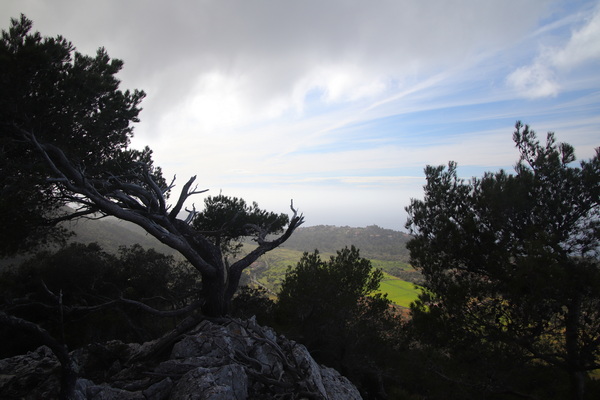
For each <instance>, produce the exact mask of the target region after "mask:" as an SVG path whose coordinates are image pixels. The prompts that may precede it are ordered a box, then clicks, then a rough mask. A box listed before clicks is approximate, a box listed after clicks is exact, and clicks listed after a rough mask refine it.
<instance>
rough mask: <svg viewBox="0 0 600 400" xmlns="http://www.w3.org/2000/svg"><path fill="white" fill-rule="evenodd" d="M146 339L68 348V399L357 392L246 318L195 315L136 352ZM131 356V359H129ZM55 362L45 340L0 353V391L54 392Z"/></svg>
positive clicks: (347, 395) (197, 399) (335, 399)
mask: <svg viewBox="0 0 600 400" xmlns="http://www.w3.org/2000/svg"><path fill="white" fill-rule="evenodd" d="M149 348H151V343H150V344H148V343H147V344H143V345H139V344H125V343H122V342H118V341H111V342H107V343H103V344H90V345H88V346H85V347H83V348H81V349H78V350H76V351H73V352H71V357H72V359H73V360H74V361H75V363H76V364H77V366H78V367H79V378H78V379H77V382H76V385H75V393H74V394H73V396H72V397H73V398H74V399H76V400H83V399H93V400H113V399H114V400H116V399H131V400H134V399H136V400H137V399H140V400H169V399H173V400H175V399H177V400H179V399H190V400H191V399H194V400H244V399H265V400H268V399H276V398H282V397H285V398H289V399H302V398H312V399H323V400H358V399H361V396H360V394H359V392H358V390H357V389H356V387H355V386H354V385H352V383H350V381H349V380H348V379H347V378H345V377H343V376H341V375H340V374H339V373H338V372H337V371H336V370H334V369H331V368H327V367H324V366H320V365H319V364H318V363H317V362H316V361H315V360H314V359H313V358H312V357H311V355H310V354H309V352H308V351H307V349H306V348H305V347H304V346H303V345H300V344H298V343H295V342H293V341H290V340H288V339H286V338H285V337H283V336H278V335H277V334H276V333H275V331H273V330H272V329H271V328H267V327H261V326H259V325H258V324H257V323H256V321H255V320H254V319H253V318H251V319H249V320H246V321H240V320H235V319H227V320H223V321H221V322H219V323H214V322H209V321H207V320H205V321H203V322H201V323H200V324H199V325H198V326H196V328H194V329H193V330H191V331H190V332H188V333H187V334H185V335H182V336H181V337H179V338H178V340H176V341H175V343H174V344H173V345H172V349H171V351H170V355H169V354H168V353H166V355H165V356H161V357H162V358H161V357H158V358H157V357H155V358H154V359H142V360H139V359H137V358H136V357H133V356H134V355H136V354H139V353H140V352H144V354H146V350H147V349H149ZM132 360H135V361H132ZM59 390H60V364H59V363H58V361H57V359H56V357H54V355H53V354H52V352H51V351H50V349H48V348H47V347H40V348H39V349H37V350H36V351H34V352H30V353H28V354H26V355H21V356H17V357H12V358H9V359H5V360H0V398H2V399H7V400H8V399H38V398H57V396H58V393H59Z"/></svg>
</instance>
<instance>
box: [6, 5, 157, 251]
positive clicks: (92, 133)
mask: <svg viewBox="0 0 600 400" xmlns="http://www.w3.org/2000/svg"><path fill="white" fill-rule="evenodd" d="M31 29H32V22H31V21H30V20H28V19H27V18H26V17H25V16H23V15H22V16H21V17H20V18H19V19H12V20H11V26H10V28H9V29H8V31H4V30H3V31H2V38H1V40H0V92H1V93H2V96H0V127H1V132H2V133H1V135H0V209H1V210H5V211H6V212H2V213H0V254H14V253H15V252H18V251H26V250H28V249H29V248H30V247H36V246H39V245H40V244H43V243H44V242H45V241H48V240H50V241H52V240H53V239H61V238H62V239H64V237H65V236H64V233H65V232H64V231H61V230H57V229H55V228H54V227H53V226H54V224H53V223H52V221H53V219H54V218H55V217H57V216H59V215H62V213H61V207H62V205H64V204H65V202H67V201H68V198H65V196H64V193H63V192H61V190H60V188H59V187H58V186H57V185H56V182H52V181H49V180H48V177H49V173H50V171H49V170H48V167H47V165H46V163H45V161H44V160H43V157H40V155H39V154H38V153H37V150H36V149H34V148H32V147H31V146H30V145H29V143H27V141H24V140H23V137H22V132H23V131H28V132H34V133H35V135H36V137H37V139H38V140H40V141H43V142H47V143H51V144H53V145H56V146H60V147H61V148H62V149H63V150H64V152H65V153H66V154H67V155H68V157H69V158H71V159H72V160H73V163H75V164H76V165H79V166H81V167H82V168H84V169H85V170H86V172H87V174H88V176H90V177H97V176H100V175H102V176H106V175H107V174H109V175H117V176H122V175H127V173H128V172H127V171H130V170H131V169H132V168H135V167H136V166H137V165H138V163H140V162H142V163H145V164H146V165H148V166H150V167H151V165H152V161H151V154H152V152H151V151H150V150H149V149H148V148H146V149H144V150H143V151H136V150H128V149H127V146H128V144H129V140H130V138H131V136H132V135H133V127H132V123H135V122H138V114H139V112H140V111H141V109H140V108H139V104H140V102H141V101H142V99H143V98H144V96H145V94H144V92H141V91H137V90H136V91H133V92H129V91H125V92H123V91H121V90H119V80H118V79H117V78H116V74H117V73H118V72H119V71H120V69H121V68H122V66H123V62H122V61H120V60H115V59H111V58H110V57H109V56H108V54H107V53H106V51H105V50H104V49H99V50H98V52H97V54H96V56H95V57H90V56H85V55H82V54H80V53H78V52H76V51H75V48H74V47H73V45H72V44H71V43H70V42H68V41H67V40H66V39H65V38H63V37H61V36H58V37H56V38H50V37H42V36H41V35H40V34H39V33H38V32H35V33H31ZM153 172H154V174H155V176H156V177H157V179H159V178H160V170H155V171H154V169H153Z"/></svg>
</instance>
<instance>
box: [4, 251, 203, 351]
mask: <svg viewBox="0 0 600 400" xmlns="http://www.w3.org/2000/svg"><path fill="white" fill-rule="evenodd" d="M196 286H197V285H196V273H195V271H194V270H193V269H192V268H191V267H190V266H189V265H188V264H186V263H182V262H176V261H175V260H174V258H173V257H171V256H165V255H163V254H160V253H157V252H155V251H153V250H144V249H142V248H141V247H140V246H137V245H136V246H131V247H127V248H125V247H123V248H121V250H120V253H119V254H118V255H111V254H108V253H106V252H104V251H103V250H102V249H101V248H100V247H99V246H98V245H97V244H89V245H83V244H71V245H70V246H68V247H65V248H63V249H61V250H59V251H57V252H55V253H51V252H49V251H43V252H40V253H38V254H37V255H36V256H35V257H33V258H32V259H30V260H28V261H26V262H24V263H23V264H21V265H20V266H18V267H15V268H13V269H9V270H7V271H4V272H3V273H2V274H1V275H0V290H1V292H2V298H1V300H2V303H1V305H0V308H1V309H2V310H3V311H5V312H8V313H10V314H13V315H15V316H18V317H20V318H23V319H25V320H28V321H31V322H34V323H37V324H39V325H40V326H42V327H43V328H45V329H46V330H47V331H49V332H50V333H51V334H52V335H53V336H54V337H56V338H59V339H61V341H64V342H65V343H66V344H68V346H69V347H70V348H75V347H78V346H81V345H84V344H87V343H91V342H97V341H105V340H110V339H121V340H124V341H134V342H141V341H145V340H150V339H153V338H155V337H156V336H157V335H160V334H161V333H163V332H165V330H166V329H170V328H172V327H173V324H174V323H175V322H176V321H177V319H173V318H166V319H165V318H162V319H161V318H158V317H156V316H154V315H151V314H148V313H146V312H145V311H143V310H141V309H140V308H138V307H136V306H135V305H133V304H131V303H126V302H121V301H120V300H121V299H127V300H135V301H139V302H143V304H145V305H148V306H151V307H153V308H155V309H159V310H174V309H180V308H183V307H184V306H186V305H188V304H190V303H191V302H192V301H194V300H195V299H196V298H197V294H196V293H195V291H194V290H195V287H196ZM29 339H30V338H27V337H21V336H20V335H14V332H10V331H4V332H2V338H1V339H0V342H2V343H3V345H6V347H3V351H2V354H0V357H2V356H7V355H8V354H7V353H10V354H18V353H21V352H23V350H26V349H27V350H29V349H30V348H29V347H30V346H32V345H35V343H33V344H32V343H30V341H29Z"/></svg>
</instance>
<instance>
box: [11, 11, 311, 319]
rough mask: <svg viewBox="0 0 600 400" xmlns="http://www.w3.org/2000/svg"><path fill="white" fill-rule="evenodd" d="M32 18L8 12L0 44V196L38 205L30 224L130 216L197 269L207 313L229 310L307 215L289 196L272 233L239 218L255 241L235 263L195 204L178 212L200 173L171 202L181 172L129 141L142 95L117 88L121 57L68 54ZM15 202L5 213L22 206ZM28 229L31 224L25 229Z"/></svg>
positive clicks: (60, 41) (194, 189)
mask: <svg viewBox="0 0 600 400" xmlns="http://www.w3.org/2000/svg"><path fill="white" fill-rule="evenodd" d="M31 26H32V23H31V21H29V20H27V18H25V17H24V16H21V19H20V20H12V26H11V28H10V30H9V32H4V31H3V33H2V41H1V43H0V44H1V46H0V56H1V57H0V82H1V83H2V88H3V96H2V103H0V105H2V107H0V116H2V119H1V121H0V124H1V125H2V128H3V133H2V137H1V139H2V141H1V142H0V154H1V155H2V156H3V157H2V161H0V172H1V177H2V180H0V190H2V200H1V201H2V204H3V205H6V206H9V205H10V204H4V203H6V199H7V198H8V197H6V196H8V195H11V196H12V197H10V199H13V200H11V201H12V202H11V204H12V205H14V206H15V207H17V205H18V204H19V201H18V199H19V198H21V199H22V201H23V202H25V203H27V204H28V205H30V206H32V207H36V213H34V214H35V217H36V218H34V220H33V223H32V224H31V225H32V226H33V227H35V226H39V225H44V224H45V225H50V224H52V223H56V222H58V221H61V220H66V219H73V218H78V217H85V216H107V215H110V216H114V217H117V218H119V219H122V220H125V221H129V222H132V223H134V224H136V225H138V226H140V227H142V228H144V229H145V230H146V231H147V232H148V233H149V234H151V235H152V236H154V237H156V238H157V239H158V240H160V241H161V242H162V243H164V244H166V245H167V246H170V247H171V248H173V249H175V250H177V251H179V252H180V253H181V254H182V255H183V256H184V257H185V258H186V259H187V260H188V261H189V262H190V263H191V264H192V266H193V267H194V268H196V269H197V270H198V271H199V273H200V274H201V277H202V289H201V293H200V296H201V298H202V299H203V300H204V304H203V311H204V313H205V314H206V315H209V316H220V315H223V314H226V313H227V310H228V305H229V302H230V300H231V298H232V296H233V294H234V293H235V290H236V289H237V286H238V284H239V280H240V276H241V274H242V271H243V270H244V269H245V268H247V267H248V266H249V265H251V264H252V263H253V262H254V261H255V260H256V259H257V258H258V257H260V256H261V255H262V254H264V253H266V252H267V251H270V250H272V249H274V248H276V247H277V246H279V245H280V244H282V243H283V242H284V241H285V240H287V238H289V237H290V235H291V234H292V232H294V230H295V229H296V228H297V227H298V226H299V225H301V224H302V222H303V217H302V215H298V214H297V212H296V210H295V209H294V208H293V205H292V211H293V216H292V218H291V219H289V223H288V224H287V228H286V229H285V231H284V232H283V233H282V234H281V236H279V237H277V238H275V239H267V235H268V234H270V233H273V231H277V230H279V229H281V226H280V225H278V226H275V225H272V224H268V223H267V224H265V223H256V222H255V221H252V220H249V221H247V223H245V224H244V226H242V227H239V226H238V227H237V228H236V229H239V230H238V233H239V232H241V233H243V234H244V235H247V236H253V237H254V238H255V240H256V242H257V246H256V248H255V249H254V250H253V251H251V252H250V253H249V254H247V255H246V256H245V257H243V258H241V259H240V260H238V261H236V262H235V263H233V264H231V265H229V264H228V262H227V260H226V259H225V258H224V257H223V252H222V248H221V246H220V245H219V243H218V241H215V240H211V237H212V238H213V239H214V237H215V236H214V234H215V232H212V233H211V235H212V236H211V235H208V234H206V233H202V232H200V231H198V230H197V229H195V228H194V227H193V226H192V224H191V223H192V222H193V220H194V218H195V217H196V212H195V211H190V212H189V215H188V216H187V218H183V219H180V218H179V217H180V214H182V213H183V214H185V211H184V210H185V209H184V204H185V202H186V200H188V198H189V197H190V196H192V195H194V194H198V193H203V192H205V190H197V187H196V186H193V185H194V182H195V179H196V177H192V178H190V179H189V180H188V181H187V182H186V183H185V185H183V187H182V190H181V193H180V195H179V196H178V197H177V199H176V201H175V202H174V204H172V205H170V204H168V196H169V194H170V191H171V189H172V188H173V187H174V181H175V179H173V181H172V182H171V184H167V183H166V181H164V179H162V175H161V173H160V169H159V168H155V167H153V165H152V159H151V151H150V150H149V149H145V150H144V151H141V152H140V151H135V150H130V149H128V148H127V146H128V144H129V138H130V137H131V135H132V134H133V128H132V127H131V126H130V124H131V123H132V122H137V121H138V118H137V115H138V113H139V111H140V109H139V108H138V105H139V103H140V101H141V100H142V98H143V96H144V94H143V92H138V91H135V92H134V93H130V92H129V91H126V92H121V91H120V90H119V89H118V87H119V81H118V80H117V79H116V78H115V76H114V75H115V74H116V73H117V72H118V71H119V70H120V68H121V67H122V62H121V61H119V60H112V61H111V60H110V58H109V57H108V55H107V54H106V52H105V51H104V50H103V49H101V50H99V51H98V54H97V56H96V58H90V57H86V56H83V55H81V54H79V53H74V57H73V58H72V53H73V52H74V47H73V46H72V45H71V44H70V43H68V42H67V41H66V40H65V39H64V38H62V37H58V38H56V39H54V38H44V39H42V37H41V36H40V34H39V33H35V34H29V30H30V29H31ZM5 195H6V196H5ZM13 195H14V196H13ZM29 203H31V204H29ZM66 204H67V205H76V207H77V210H76V211H75V212H74V213H67V214H63V215H60V216H58V217H57V214H56V211H57V210H58V209H59V207H60V206H62V205H66ZM22 208H23V207H20V206H19V208H18V209H15V210H17V211H18V210H21V209H22ZM8 209H9V208H8V207H7V208H6V210H8ZM15 210H13V211H11V213H12V214H11V213H7V212H6V211H3V212H2V215H3V216H5V217H6V216H7V215H8V214H11V215H18V212H15ZM37 211H39V212H37ZM275 220H276V221H275V222H276V223H277V224H279V223H280V222H281V219H280V218H276V219H275ZM11 221H12V220H11ZM12 222H15V221H12ZM227 222H228V221H223V224H224V225H223V226H227ZM224 229H225V228H224ZM5 233H6V232H5ZM30 233H31V231H30V230H29V229H26V230H25V231H24V234H23V236H24V237H27V236H28V235H29V234H30ZM236 234H237V233H236ZM7 236H8V234H7ZM217 236H219V235H217ZM222 236H223V237H227V235H226V234H225V233H224V234H223V235H222ZM230 236H231V235H230ZM9 250H12V249H9Z"/></svg>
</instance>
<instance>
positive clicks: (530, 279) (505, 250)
mask: <svg viewBox="0 0 600 400" xmlns="http://www.w3.org/2000/svg"><path fill="white" fill-rule="evenodd" d="M514 141H515V143H516V146H517V148H518V150H519V152H520V153H521V158H520V160H519V162H518V164H517V165H516V168H515V174H513V175H511V174H508V173H506V172H505V171H499V172H496V173H491V172H490V173H486V174H485V175H484V176H483V177H482V178H481V179H477V178H473V179H472V180H471V181H470V182H464V181H463V180H461V179H459V178H458V176H457V171H456V164H455V163H452V162H451V163H450V164H449V165H448V168H447V169H446V168H445V167H443V166H440V167H431V166H428V167H427V168H426V169H425V174H426V178H427V185H426V186H425V198H424V200H422V201H421V200H413V201H412V202H411V204H410V206H409V207H408V208H407V211H408V213H409V220H408V222H407V225H406V226H407V228H409V229H410V230H411V233H412V234H414V235H415V238H414V239H413V240H412V241H411V242H409V244H408V248H409V249H410V252H411V259H412V263H413V265H414V266H415V267H416V268H418V269H419V270H420V271H421V272H422V273H423V275H424V277H425V283H424V287H425V288H426V289H427V290H426V292H425V293H424V294H423V295H422V296H421V298H420V301H418V302H417V304H416V305H415V306H414V308H413V316H414V318H413V321H414V324H415V327H416V328H417V329H418V330H419V332H420V334H421V337H422V339H423V340H424V342H428V343H430V344H433V345H434V346H437V347H438V348H440V349H443V351H444V352H447V353H448V354H451V355H452V358H453V360H454V361H455V362H456V361H457V360H459V359H460V360H463V361H464V363H465V364H464V365H466V366H467V367H466V368H465V369H462V370H461V369H454V370H453V371H446V372H445V373H446V374H447V375H448V376H451V375H453V373H454V372H456V371H460V372H464V371H467V370H472V369H473V367H475V368H476V369H478V371H479V373H478V374H471V375H470V377H469V378H470V382H471V384H472V385H476V386H478V387H479V388H481V389H482V390H483V389H485V390H487V391H488V392H489V393H493V392H494V391H499V390H505V391H509V392H510V391H514V392H519V391H529V390H532V391H531V392H530V393H531V394H532V395H539V393H537V391H536V390H533V389H532V388H531V387H528V385H525V384H524V386H522V387H519V385H520V384H521V383H522V382H520V381H519V380H518V379H515V376H514V373H511V372H510V371H511V370H515V371H517V370H523V369H526V368H531V367H534V366H536V365H537V366H542V365H547V366H550V367H551V368H558V369H562V370H563V371H565V372H566V373H567V374H568V376H569V377H570V379H571V381H572V389H571V392H572V397H573V398H577V399H582V398H583V396H584V394H583V393H584V385H585V382H586V381H587V380H588V379H587V372H588V371H591V370H593V369H596V368H598V367H599V366H600V365H599V363H598V359H599V357H600V347H599V346H600V318H599V317H600V311H599V310H600V264H599V251H600V247H599V245H598V243H600V240H599V239H600V225H599V224H600V219H599V216H600V200H599V194H600V160H599V158H598V155H599V152H598V150H597V153H596V156H594V157H593V158H592V159H591V160H589V161H582V162H581V164H580V166H579V167H575V166H572V163H573V162H574V161H575V155H574V151H573V148H572V147H571V146H569V145H568V144H564V143H561V144H557V143H556V141H555V138H554V135H553V134H551V133H550V134H548V136H547V140H546V144H540V143H539V141H538V140H537V139H536V135H535V133H534V132H533V131H532V130H530V129H529V127H527V126H522V125H521V124H520V123H517V126H516V131H515V133H514ZM427 339H429V340H427ZM470 356H473V359H474V360H476V361H477V362H472V361H469V357H470ZM469 366H470V367H469ZM484 371H487V372H484ZM491 377H493V379H491ZM453 379H455V380H457V381H459V380H462V379H458V378H457V377H454V378H453ZM484 381H485V384H483V383H484ZM555 383H557V385H558V387H559V386H560V385H559V383H560V380H557V381H555ZM557 390H558V389H557ZM482 393H485V391H484V392H482ZM480 395H483V394H480Z"/></svg>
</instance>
